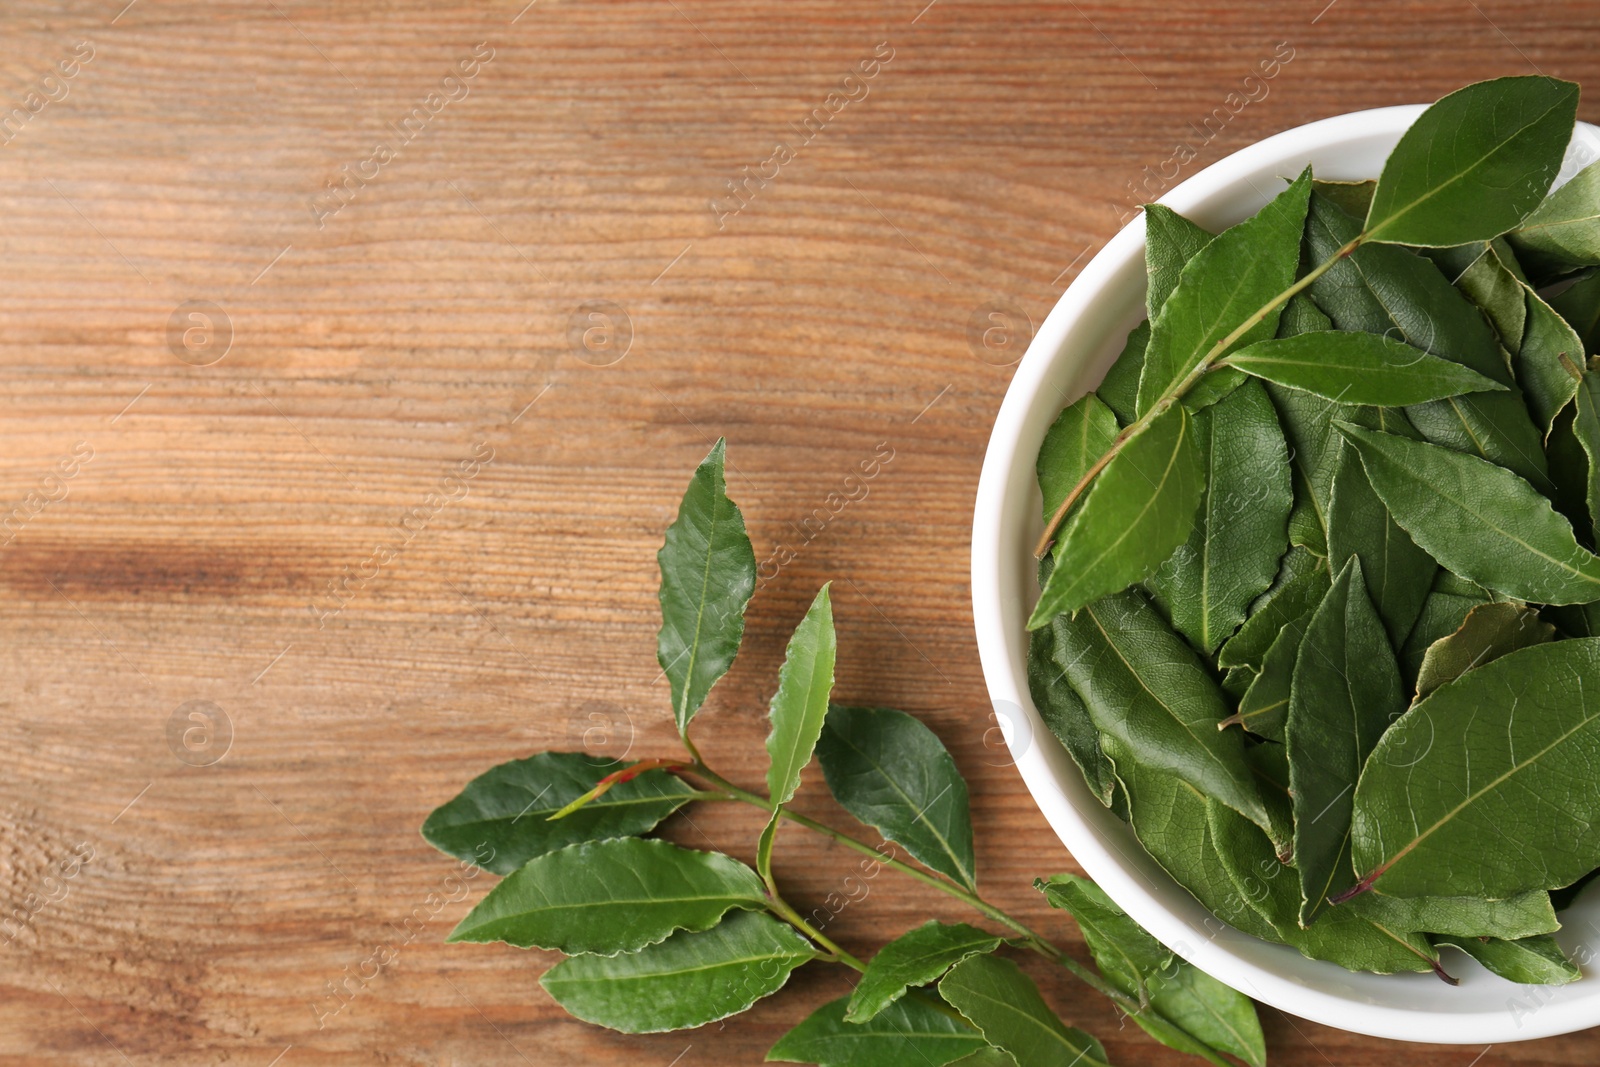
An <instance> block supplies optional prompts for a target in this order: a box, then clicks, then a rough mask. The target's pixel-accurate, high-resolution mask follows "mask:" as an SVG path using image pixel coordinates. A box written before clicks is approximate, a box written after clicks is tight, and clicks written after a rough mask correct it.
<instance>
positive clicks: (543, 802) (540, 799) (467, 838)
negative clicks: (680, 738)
mask: <svg viewBox="0 0 1600 1067" xmlns="http://www.w3.org/2000/svg"><path fill="white" fill-rule="evenodd" d="M630 766H632V764H628V763H618V762H615V761H612V760H604V759H599V758H597V757H594V756H589V755H585V754H584V753H582V752H540V753H537V754H535V755H532V756H529V757H528V758H526V759H519V760H511V761H509V762H507V763H502V764H499V765H498V766H496V767H492V768H490V769H489V770H487V771H485V772H484V773H482V774H480V775H478V777H476V778H474V779H473V780H472V781H470V782H468V783H467V787H466V788H465V789H463V790H462V791H461V792H460V794H458V795H457V796H456V797H455V798H453V799H452V800H450V801H449V802H448V803H446V804H443V805H441V806H439V807H437V808H435V809H434V810H433V812H432V813H431V814H430V815H429V816H428V818H427V821H426V822H424V823H423V824H422V836H423V837H424V838H425V839H426V840H427V842H428V844H430V845H432V846H433V847H434V848H436V849H438V850H439V851H441V852H444V853H447V854H449V855H451V856H455V857H456V858H457V859H461V860H465V861H467V862H468V863H475V864H477V865H478V866H479V867H482V868H484V869H485V870H488V871H493V872H494V873H495V874H510V873H511V872H512V871H514V870H516V869H517V868H518V867H521V866H522V865H523V864H524V863H526V862H527V861H528V860H530V859H532V858H533V857H535V856H542V855H544V854H545V853H547V852H554V851H555V850H556V849H558V848H565V847H566V846H568V845H573V844H577V843H578V842H580V841H600V840H605V839H608V838H614V837H634V836H636V835H638V834H642V833H646V832H647V831H649V830H650V829H652V828H653V827H654V826H655V825H656V824H657V823H659V822H660V821H661V820H662V819H665V818H666V817H667V816H668V815H671V814H672V813H673V812H675V811H677V810H678V809H679V808H681V807H683V806H684V805H685V804H687V803H688V802H689V801H690V800H693V799H694V798H695V797H696V796H697V795H698V793H697V792H696V790H695V789H694V787H692V786H690V785H689V784H688V783H687V782H685V781H684V780H683V779H681V778H677V777H674V776H673V775H670V774H668V773H667V772H666V771H661V770H648V771H645V772H643V773H641V774H639V775H637V776H635V777H634V778H631V779H629V780H628V781H625V782H619V783H618V784H616V785H614V786H612V787H611V788H610V789H609V790H607V791H606V792H605V793H604V794H602V795H601V796H600V797H598V798H597V799H595V800H592V801H590V802H589V803H588V804H585V805H584V806H583V807H581V808H579V809H578V810H577V811H574V812H573V813H572V814H570V815H567V816H565V817H563V818H561V819H557V820H556V821H554V822H551V821H550V816H551V815H554V814H555V813H556V812H558V811H560V810H561V809H562V808H564V807H566V806H567V805H568V804H570V803H571V802H572V801H574V800H577V799H578V798H579V797H581V796H583V795H584V794H585V793H587V792H589V791H590V790H591V789H593V788H594V787H595V786H597V785H599V784H600V780H601V779H602V778H605V777H606V776H607V775H610V774H615V773H616V772H618V771H622V770H626V769H627V768H628V767H630Z"/></svg>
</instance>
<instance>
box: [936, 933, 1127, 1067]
mask: <svg viewBox="0 0 1600 1067" xmlns="http://www.w3.org/2000/svg"><path fill="white" fill-rule="evenodd" d="M939 995H940V996H942V997H944V999H945V1000H947V1001H949V1002H950V1003H951V1004H952V1005H954V1006H955V1008H956V1010H957V1011H959V1012H960V1013H961V1014H962V1015H964V1016H966V1018H967V1019H968V1020H969V1021H971V1023H972V1025H974V1026H976V1027H977V1028H978V1029H979V1030H980V1031H982V1032H983V1036H984V1037H985V1038H986V1039H987V1040H988V1042H989V1044H991V1045H993V1046H995V1047H996V1048H1001V1049H1004V1050H1005V1051H1007V1052H1009V1053H1011V1055H1012V1056H1014V1057H1016V1060H1017V1062H1018V1063H1019V1064H1028V1065H1034V1064H1038V1065H1043V1064H1049V1063H1070V1064H1073V1065H1074V1067H1108V1064H1107V1063H1106V1050H1105V1049H1104V1048H1102V1047H1101V1046H1100V1042H1098V1041H1096V1040H1095V1039H1094V1038H1093V1037H1090V1036H1089V1035H1088V1034H1086V1033H1084V1032H1083V1031H1082V1030H1079V1029H1076V1028H1075V1027H1071V1026H1067V1025H1066V1024H1064V1023H1063V1022H1062V1021H1061V1020H1060V1019H1059V1018H1057V1017H1056V1013H1055V1012H1053V1011H1051V1010H1050V1007H1049V1005H1047V1004H1046V1003H1045V1002H1044V997H1042V996H1040V995H1039V987H1038V986H1036V985H1034V984H1033V979H1031V978H1029V977H1028V976H1027V975H1025V974H1023V973H1022V970H1021V968H1019V967H1018V966H1017V965H1016V964H1015V963H1012V962H1011V961H1010V960H1006V959H1001V958H1000V957H999V956H972V957H970V958H969V959H966V960H963V961H962V962H961V963H958V964H956V965H955V966H954V967H952V968H951V969H950V973H949V974H946V975H945V976H944V978H942V979H941V980H940V981H939Z"/></svg>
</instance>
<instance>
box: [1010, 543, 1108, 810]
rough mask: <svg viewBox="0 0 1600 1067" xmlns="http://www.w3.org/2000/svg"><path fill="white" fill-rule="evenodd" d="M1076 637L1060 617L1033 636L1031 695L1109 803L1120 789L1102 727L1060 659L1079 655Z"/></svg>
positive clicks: (1100, 797)
mask: <svg viewBox="0 0 1600 1067" xmlns="http://www.w3.org/2000/svg"><path fill="white" fill-rule="evenodd" d="M1050 565H1051V561H1050V560H1049V559H1048V558H1046V559H1045V560H1044V561H1043V562H1042V563H1041V564H1040V566H1041V568H1044V567H1049V566H1050ZM1070 641H1071V633H1070V631H1069V629H1068V622H1067V620H1066V619H1065V618H1064V617H1062V616H1059V615H1058V616H1057V617H1056V618H1055V620H1054V621H1052V622H1051V624H1050V625H1049V626H1046V627H1045V628H1044V629H1042V630H1035V631H1033V632H1032V633H1030V634H1029V635H1028V693H1029V695H1030V696H1032V697H1033V706H1034V707H1035V708H1037V709H1039V717H1040V718H1041V719H1043V720H1044V724H1045V725H1046V726H1048V727H1049V728H1050V732H1051V733H1052V734H1054V735H1055V736H1056V739H1057V740H1058V741H1060V742H1061V744H1062V746H1063V747H1064V748H1065V749H1066V750H1067V754H1068V755H1069V756H1071V757H1072V761H1073V762H1074V763H1076V764H1077V765H1078V769H1079V770H1080V771H1082V772H1083V779H1084V781H1085V782H1086V783H1087V784H1088V786H1089V791H1090V792H1092V793H1093V794H1094V795H1095V799H1097V800H1099V801H1100V803H1102V804H1104V805H1106V806H1107V807H1109V806H1110V805H1111V796H1112V793H1114V792H1115V791H1116V787H1117V780H1116V772H1115V771H1114V770H1113V769H1112V767H1111V761H1110V760H1109V759H1107V758H1106V755H1105V753H1104V752H1102V751H1101V750H1100V731H1099V730H1097V729H1096V728H1095V725H1094V720H1093V719H1091V718H1090V717H1089V709H1088V708H1086V707H1084V706H1083V700H1082V699H1081V698H1080V697H1079V696H1078V694H1077V692H1076V691H1075V690H1074V689H1073V688H1072V683H1071V682H1069V681H1068V680H1067V672H1066V669H1065V668H1064V667H1062V666H1061V663H1062V662H1066V660H1058V657H1061V656H1067V657H1070V656H1071V655H1072V654H1073V653H1072V649H1071V645H1070Z"/></svg>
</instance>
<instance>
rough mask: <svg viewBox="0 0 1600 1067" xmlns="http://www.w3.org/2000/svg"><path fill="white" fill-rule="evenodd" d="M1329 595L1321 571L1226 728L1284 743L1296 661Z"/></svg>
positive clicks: (1273, 644) (1272, 647)
mask: <svg viewBox="0 0 1600 1067" xmlns="http://www.w3.org/2000/svg"><path fill="white" fill-rule="evenodd" d="M1327 591H1328V582H1327V572H1326V571H1322V572H1321V573H1320V574H1319V575H1318V576H1317V580H1315V581H1313V582H1312V583H1311V585H1310V587H1309V589H1308V592H1309V593H1310V594H1311V595H1310V597H1309V598H1308V599H1307V600H1306V601H1305V602H1304V605H1303V606H1302V607H1301V610H1300V612H1299V614H1297V615H1295V616H1294V617H1293V618H1288V619H1286V621H1285V622H1284V623H1283V625H1282V626H1280V627H1279V628H1278V632H1277V635H1276V636H1275V637H1274V638H1273V641H1272V644H1271V645H1269V646H1268V647H1267V652H1266V655H1265V656H1263V657H1262V660H1261V670H1260V672H1259V673H1258V674H1257V675H1256V676H1255V678H1254V679H1253V680H1252V681H1251V682H1250V687H1249V688H1248V689H1246V690H1245V691H1244V695H1243V696H1242V697H1240V698H1239V710H1238V711H1237V712H1235V713H1234V714H1233V715H1232V716H1231V717H1230V718H1228V719H1225V720H1223V721H1224V722H1225V723H1226V724H1227V725H1229V726H1233V725H1238V726H1242V727H1244V728H1245V729H1246V730H1249V731H1250V732H1251V733H1253V734H1255V735H1256V736H1257V737H1265V738H1267V739H1269V740H1271V741H1277V742H1281V741H1283V730H1284V725H1285V723H1287V722H1288V718H1289V697H1290V690H1291V686H1292V683H1293V680H1294V665H1295V661H1296V660H1297V659H1299V657H1300V646H1301V644H1302V642H1303V641H1304V640H1305V632H1306V627H1307V626H1308V625H1309V624H1310V622H1311V617H1312V613H1313V612H1314V611H1315V610H1316V607H1317V605H1318V604H1320V603H1322V599H1323V597H1324V595H1325V594H1326V593H1327Z"/></svg>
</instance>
